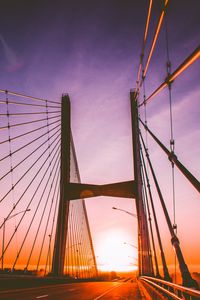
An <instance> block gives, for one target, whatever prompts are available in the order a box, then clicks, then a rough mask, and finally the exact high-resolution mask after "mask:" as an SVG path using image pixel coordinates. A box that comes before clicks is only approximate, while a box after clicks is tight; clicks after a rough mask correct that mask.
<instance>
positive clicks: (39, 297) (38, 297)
mask: <svg viewBox="0 0 200 300" xmlns="http://www.w3.org/2000/svg"><path fill="white" fill-rule="evenodd" d="M48 296H49V295H41V296H37V297H36V299H41V298H46V297H48Z"/></svg>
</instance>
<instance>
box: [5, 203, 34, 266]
mask: <svg viewBox="0 0 200 300" xmlns="http://www.w3.org/2000/svg"><path fill="white" fill-rule="evenodd" d="M27 211H30V208H27V209H26V210H22V211H20V212H18V213H16V214H14V215H11V216H9V217H7V218H4V221H3V239H2V259H1V269H2V271H3V268H4V241H5V231H6V221H8V220H10V219H12V218H14V217H16V216H17V215H19V214H22V213H24V212H27Z"/></svg>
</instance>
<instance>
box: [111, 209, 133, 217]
mask: <svg viewBox="0 0 200 300" xmlns="http://www.w3.org/2000/svg"><path fill="white" fill-rule="evenodd" d="M112 209H116V210H121V211H123V212H125V213H126V214H128V215H130V216H132V217H134V218H137V215H136V214H132V213H131V212H130V211H127V210H125V209H122V208H118V207H114V206H113V207H112Z"/></svg>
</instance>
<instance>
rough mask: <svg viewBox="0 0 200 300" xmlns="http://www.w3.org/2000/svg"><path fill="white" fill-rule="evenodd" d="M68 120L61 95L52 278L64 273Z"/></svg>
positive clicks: (67, 106) (67, 105) (65, 97)
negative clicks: (57, 198) (56, 208)
mask: <svg viewBox="0 0 200 300" xmlns="http://www.w3.org/2000/svg"><path fill="white" fill-rule="evenodd" d="M70 119H71V114H70V99H69V96H68V95H63V96H62V107H61V159H60V202H59V208H58V218H57V227H56V237H55V244H54V253H53V262H52V273H53V275H54V276H62V275H63V271H64V261H65V251H66V240H67V228H68V216H69V201H67V188H66V183H68V182H69V181H70V141H71V126H70Z"/></svg>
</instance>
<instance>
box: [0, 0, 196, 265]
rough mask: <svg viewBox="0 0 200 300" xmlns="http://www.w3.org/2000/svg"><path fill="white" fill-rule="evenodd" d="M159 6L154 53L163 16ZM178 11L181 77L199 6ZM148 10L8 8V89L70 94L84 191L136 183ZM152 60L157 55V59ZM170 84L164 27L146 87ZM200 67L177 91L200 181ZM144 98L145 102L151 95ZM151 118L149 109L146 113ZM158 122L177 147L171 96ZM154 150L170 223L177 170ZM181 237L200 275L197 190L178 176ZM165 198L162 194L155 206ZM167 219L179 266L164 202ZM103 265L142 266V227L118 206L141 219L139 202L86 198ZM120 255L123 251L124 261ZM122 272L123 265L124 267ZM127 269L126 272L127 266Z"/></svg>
mask: <svg viewBox="0 0 200 300" xmlns="http://www.w3.org/2000/svg"><path fill="white" fill-rule="evenodd" d="M160 2H161V1H158V0H156V1H154V5H153V15H152V19H151V22H150V32H149V33H150V34H149V36H148V40H147V50H148V49H149V45H150V44H151V40H152V36H153V32H154V28H155V26H156V23H157V20H158V16H159V13H160V8H161V4H160ZM171 2H172V3H170V5H169V11H168V21H167V27H168V38H169V52H170V60H171V62H172V70H174V69H175V68H176V67H177V66H178V65H179V64H180V63H181V62H182V61H183V60H184V59H185V58H186V57H187V56H188V55H189V54H191V53H192V52H193V50H194V49H195V48H196V47H197V46H198V44H199V8H200V3H199V1H198V0H191V1H190V2H188V1H185V0H176V1H171ZM147 8H148V1H147V0H141V1H139V0H132V1H131V0H125V1H122V0H121V1H120V0H115V1H114V0H107V1H105V0H101V1H99V0H93V1H88V0H85V1H76V0H75V1H68V0H65V1H64V0H57V1H52V0H48V1H47V0H46V1H45V0H40V1H39V0H37V1H31V0H30V1H22V0H18V1H14V0H1V11H0V65H1V72H0V88H1V89H4V90H9V91H15V92H19V93H24V94H28V95H32V96H35V97H40V98H45V99H50V100H56V101H58V100H59V99H60V98H61V95H62V93H68V94H69V96H70V99H71V107H72V132H73V137H74V142H75V148H76V153H77V159H78V164H79V170H80V174H81V178H82V182H84V183H95V184H104V183H113V182H118V181H126V180H132V179H133V178H134V174H133V160H132V144H131V139H132V138H131V119H130V100H129V93H130V89H131V88H134V87H135V83H136V77H137V71H138V64H139V56H140V51H141V45H142V39H143V33H144V26H145V21H146V15H147ZM147 53H148V51H147ZM165 77H166V41H165V26H163V28H162V30H161V33H160V36H159V39H158V43H157V45H156V48H155V51H154V53H153V56H152V60H151V63H150V67H149V70H148V72H147V77H146V80H145V87H146V95H149V94H150V93H151V92H152V91H153V90H154V89H155V88H156V87H157V86H158V85H159V84H160V83H162V82H163V80H164V79H165ZM199 78H200V74H199V61H198V62H195V63H194V64H193V65H192V66H190V67H189V68H188V71H186V72H184V73H183V74H182V75H181V76H180V78H178V79H177V80H176V82H175V83H173V85H172V102H173V128H174V136H175V141H176V142H175V149H176V153H177V155H178V158H179V159H180V161H181V162H183V163H184V164H185V165H186V167H188V168H189V170H190V171H191V172H192V173H193V174H194V175H195V176H196V177H197V178H199V177H200V172H199V154H200V153H199V149H200V144H199V131H200V129H199V113H200V105H199V94H200V90H199ZM140 97H141V98H140V100H141V99H142V97H143V95H142V93H141V96H140ZM141 116H142V117H143V116H144V110H143V109H141ZM147 116H148V124H149V127H150V128H151V129H152V131H153V132H155V133H156V134H157V136H158V137H159V138H160V139H161V141H163V142H164V143H165V145H166V146H169V140H170V127H169V97H168V91H167V89H166V90H164V91H163V92H162V93H161V94H160V95H159V96H157V97H155V98H154V100H152V102H150V103H149V105H148V106H147ZM148 143H149V151H150V155H151V156H152V161H153V162H154V165H155V171H156V173H157V174H159V175H158V178H159V181H160V183H161V188H162V190H163V194H164V196H165V198H166V205H167V207H168V209H169V212H170V216H172V215H173V211H172V187H171V186H172V184H171V183H172V181H171V169H170V164H169V163H168V162H167V159H166V157H165V156H164V154H162V153H161V151H160V149H159V148H158V147H157V146H156V145H155V143H154V142H152V141H151V140H150V137H148ZM175 182H176V223H177V224H178V235H179V236H180V241H181V245H183V249H184V252H185V256H186V261H187V262H188V264H189V265H190V267H191V269H192V270H195V271H196V270H199V271H200V261H199V255H198V253H199V249H200V241H199V239H198V238H197V237H196V232H195V230H196V229H197V228H198V227H199V225H200V224H199V217H198V216H199V213H200V207H199V199H197V198H198V194H197V192H196V191H195V190H194V189H193V188H192V187H191V186H190V184H188V183H187V181H186V180H185V179H184V178H183V176H182V175H181V174H180V173H179V171H175ZM156 199H157V197H156V196H155V203H157V202H158V201H157V202H156ZM155 205H156V207H157V209H158V219H159V222H160V224H161V232H162V235H163V237H166V238H165V239H164V241H163V243H164V246H165V247H166V249H167V258H168V260H169V264H171V265H173V263H174V260H173V259H171V257H172V256H173V255H172V253H173V251H172V247H171V246H170V237H169V235H168V232H167V228H166V225H165V224H164V221H163V215H162V212H161V209H160V206H159V204H155ZM86 206H87V211H88V217H89V222H90V227H91V233H92V237H93V242H94V248H95V253H96V256H97V262H98V263H99V265H101V266H105V265H109V264H110V268H112V269H113V268H115V267H116V262H117V261H121V264H122V265H126V266H127V265H128V266H130V265H133V264H135V258H136V256H137V254H136V251H135V249H134V248H133V247H131V246H128V245H127V244H124V242H126V243H130V244H134V245H137V221H136V219H135V218H133V217H131V216H130V215H128V214H125V213H123V212H120V211H114V210H112V207H113V206H116V207H119V208H122V209H125V210H128V211H131V212H132V213H135V201H134V199H116V198H108V197H104V198H103V197H98V198H92V199H88V200H86ZM113 248H115V249H121V250H120V251H118V252H116V253H115V256H116V257H115V259H113ZM191 251H192V253H194V255H193V256H192V257H191V255H190V253H191ZM118 267H119V266H118ZM119 268H120V267H119Z"/></svg>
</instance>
